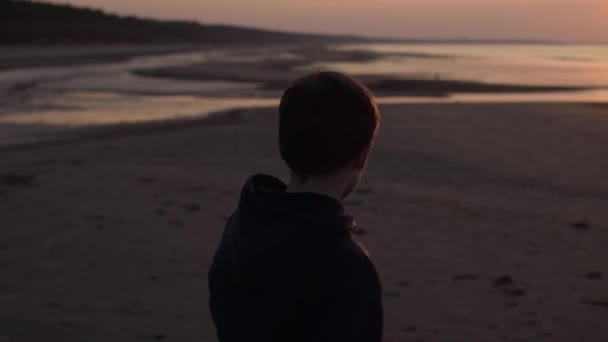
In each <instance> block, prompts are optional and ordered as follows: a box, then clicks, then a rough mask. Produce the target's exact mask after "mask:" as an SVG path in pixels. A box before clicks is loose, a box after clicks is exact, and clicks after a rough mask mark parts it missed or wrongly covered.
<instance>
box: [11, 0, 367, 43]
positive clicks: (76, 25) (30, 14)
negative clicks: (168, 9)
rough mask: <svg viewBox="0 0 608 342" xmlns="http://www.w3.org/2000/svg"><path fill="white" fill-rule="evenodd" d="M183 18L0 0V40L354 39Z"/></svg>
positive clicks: (75, 41) (131, 41)
mask: <svg viewBox="0 0 608 342" xmlns="http://www.w3.org/2000/svg"><path fill="white" fill-rule="evenodd" d="M356 40H358V38H355V37H345V36H326V35H314V34H295V33H286V32H276V31H266V30H258V29H249V28H241V27H236V26H226V25H202V24H199V23H196V22H187V21H161V20H152V19H142V18H136V17H130V16H129V17H123V16H117V15H112V14H108V13H105V12H103V11H100V10H96V9H89V8H79V7H72V6H68V5H55V4H48V3H41V2H32V1H16V0H0V45H21V44H39V45H56V44H57V45H59V44H61V45H83V44H229V43H256V44H259V43H284V42H328V41H356Z"/></svg>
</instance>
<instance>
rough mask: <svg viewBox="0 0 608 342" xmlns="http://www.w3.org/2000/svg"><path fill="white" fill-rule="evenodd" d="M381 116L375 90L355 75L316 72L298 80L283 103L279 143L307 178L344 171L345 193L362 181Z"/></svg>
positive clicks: (291, 163)
mask: <svg viewBox="0 0 608 342" xmlns="http://www.w3.org/2000/svg"><path fill="white" fill-rule="evenodd" d="M379 121H380V112H379V111H378V107H377V105H376V101H375V100H374V97H373V95H372V93H371V92H370V91H369V90H368V89H367V88H366V87H365V86H364V85H363V84H362V83H361V82H359V81H357V80H356V79H354V78H352V77H350V76H347V75H344V74H341V73H337V72H317V73H313V74H311V75H308V76H304V77H302V78H300V79H297V80H296V81H295V82H294V83H293V84H291V86H289V88H288V89H287V90H286V91H285V93H284V94H283V97H282V98H281V104H280V106H279V147H280V151H281V157H282V158H283V160H285V162H286V163H287V165H288V166H289V168H290V169H291V171H292V176H294V177H297V178H298V181H299V182H302V183H305V182H308V181H311V180H315V179H322V178H328V177H332V176H335V175H342V176H343V177H345V178H346V182H345V186H344V189H343V194H342V197H346V196H347V195H348V194H349V193H350V192H352V190H353V189H354V188H355V186H356V185H357V184H358V182H359V180H360V178H361V175H362V174H363V171H364V169H365V166H366V163H367V158H368V155H369V151H370V149H371V146H372V144H373V141H374V138H375V135H376V131H377V129H378V125H379Z"/></svg>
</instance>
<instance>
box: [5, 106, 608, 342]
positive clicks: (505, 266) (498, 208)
mask: <svg viewBox="0 0 608 342" xmlns="http://www.w3.org/2000/svg"><path fill="white" fill-rule="evenodd" d="M381 109H382V112H383V122H382V127H381V131H380V137H379V141H378V142H377V145H376V148H375V151H374V152H373V156H372V160H371V161H370V166H369V171H368V173H367V174H366V176H365V179H364V182H363V184H362V186H361V188H360V189H359V190H358V192H357V193H356V194H355V195H354V196H352V198H349V199H348V200H347V201H346V205H347V207H348V209H349V211H350V212H351V213H352V214H353V215H355V216H356V217H357V221H358V224H359V227H360V228H361V239H362V240H363V241H364V242H365V243H366V244H367V246H368V248H369V250H370V252H371V254H372V257H373V259H374V262H375V263H376V265H377V267H378V269H379V272H380V276H381V279H382V282H383V286H384V293H385V298H384V301H385V310H386V325H385V336H386V338H385V341H440V342H441V341H568V342H570V341H605V340H606V338H607V337H606V336H608V327H607V326H606V324H605V323H606V322H607V321H608V291H607V289H608V269H607V264H606V260H608V250H606V247H605V246H606V244H607V243H608V211H606V208H608V178H607V177H606V170H608V115H607V114H608V107H607V106H606V105H599V104H598V105H592V104H426V105H421V104H410V105H384V106H382V108H381ZM275 126H276V118H275V115H274V109H272V108H269V109H243V110H235V111H231V112H230V113H229V114H227V115H214V116H212V117H210V118H209V119H200V120H193V121H191V122H190V123H188V122H186V123H183V124H181V125H173V126H171V127H169V128H167V127H165V126H163V125H156V126H150V125H148V126H147V128H145V129H135V130H127V132H128V134H123V133H126V132H122V133H121V132H120V131H115V132H114V133H113V134H108V133H107V132H106V133H105V134H93V135H88V136H87V135H86V134H84V135H82V136H79V137H78V138H77V139H72V140H69V141H63V142H55V143H45V144H34V145H27V146H21V147H7V148H3V149H2V150H0V212H1V213H2V220H1V223H2V224H1V226H2V229H1V230H0V267H1V269H2V270H3V277H2V278H1V279H0V294H1V296H0V322H2V325H1V326H0V341H3V342H4V341H10V342H19V341H40V340H42V339H45V340H53V341H138V340H141V341H155V340H156V341H160V340H163V341H216V339H215V332H214V328H213V325H212V322H211V319H210V315H209V312H208V309H207V297H208V292H207V285H206V276H207V271H208V266H209V264H210V262H211V257H212V254H213V252H214V250H215V247H216V245H217V242H218V239H219V237H220V234H221V232H222V229H223V224H224V221H225V219H226V218H227V216H228V215H230V213H231V212H232V211H233V210H234V208H235V205H236V201H237V199H238V194H239V191H240V187H241V186H242V184H243V182H244V181H245V179H246V177H248V176H249V175H251V174H253V173H258V172H262V173H270V174H274V175H277V176H279V177H281V178H283V179H286V174H287V171H286V169H285V167H284V166H283V164H282V162H281V160H280V158H279V156H278V152H277V148H276V146H275V143H276V132H275Z"/></svg>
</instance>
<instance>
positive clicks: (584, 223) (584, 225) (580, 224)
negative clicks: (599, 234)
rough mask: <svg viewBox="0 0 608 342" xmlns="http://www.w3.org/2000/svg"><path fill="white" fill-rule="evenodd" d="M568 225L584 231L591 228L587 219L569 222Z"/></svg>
mask: <svg viewBox="0 0 608 342" xmlns="http://www.w3.org/2000/svg"><path fill="white" fill-rule="evenodd" d="M570 227H572V228H574V229H576V230H578V231H585V230H589V229H591V224H590V223H589V222H587V221H578V222H573V223H571V224H570Z"/></svg>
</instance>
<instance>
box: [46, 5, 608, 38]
mask: <svg viewBox="0 0 608 342" xmlns="http://www.w3.org/2000/svg"><path fill="white" fill-rule="evenodd" d="M51 1H52V2H58V3H72V4H77V5H86V6H90V7H101V8H104V9H106V10H108V11H112V12H118V13H121V14H136V15H141V16H148V17H155V18H175V19H193V20H198V21H201V22H205V23H231V24H236V25H246V26H255V27H262V28H270V29H282V30H292V31H306V32H329V33H354V34H362V35H368V36H390V37H422V38H527V39H529V38H536V39H539V38H540V39H542V38H548V39H559V40H568V41H605V42H606V41H608V0H368V1H359V0H214V1H209V0H172V1H167V0H51Z"/></svg>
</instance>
